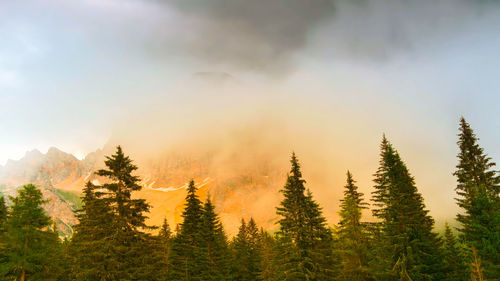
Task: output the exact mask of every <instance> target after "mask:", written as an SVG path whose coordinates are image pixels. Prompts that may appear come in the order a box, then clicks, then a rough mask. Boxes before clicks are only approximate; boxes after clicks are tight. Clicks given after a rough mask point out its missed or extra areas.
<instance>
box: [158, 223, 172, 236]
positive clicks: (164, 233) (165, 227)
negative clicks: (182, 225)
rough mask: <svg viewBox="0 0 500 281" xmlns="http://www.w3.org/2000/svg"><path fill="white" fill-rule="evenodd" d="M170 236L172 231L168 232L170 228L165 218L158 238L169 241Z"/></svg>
mask: <svg viewBox="0 0 500 281" xmlns="http://www.w3.org/2000/svg"><path fill="white" fill-rule="evenodd" d="M171 235H172V231H171V230H170V226H169V225H168V221H167V219H166V218H164V219H163V224H162V226H161V229H160V235H159V236H160V237H162V238H165V239H169V238H170V236H171Z"/></svg>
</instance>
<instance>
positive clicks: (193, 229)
mask: <svg viewBox="0 0 500 281" xmlns="http://www.w3.org/2000/svg"><path fill="white" fill-rule="evenodd" d="M202 215H203V206H202V203H201V201H200V199H199V198H198V195H197V194H196V186H195V184H194V181H193V180H191V181H190V182H189V185H188V189H187V196H186V207H185V209H184V211H183V212H182V218H183V219H184V220H183V223H182V224H181V225H180V231H179V232H177V235H176V237H175V238H174V239H173V241H172V249H171V252H170V257H169V260H170V263H171V264H172V271H171V272H170V274H169V278H170V279H171V280H201V279H200V278H201V274H202V268H201V265H202V264H203V263H204V262H205V261H206V259H207V257H205V256H204V255H203V254H204V253H203V252H202V251H200V250H199V247H200V245H199V243H200V233H199V230H200V228H201V224H202Z"/></svg>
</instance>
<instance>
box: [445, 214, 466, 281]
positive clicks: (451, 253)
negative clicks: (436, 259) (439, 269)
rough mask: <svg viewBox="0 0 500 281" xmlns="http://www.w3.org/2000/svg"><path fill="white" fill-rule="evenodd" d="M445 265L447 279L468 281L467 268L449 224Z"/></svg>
mask: <svg viewBox="0 0 500 281" xmlns="http://www.w3.org/2000/svg"><path fill="white" fill-rule="evenodd" d="M443 248H444V249H443V254H444V265H445V272H446V278H445V280H449V281H466V280H468V278H467V276H468V275H469V274H468V273H467V266H466V263H465V260H464V257H463V255H462V252H461V251H460V248H459V245H458V243H457V240H456V239H455V235H453V233H452V231H451V228H450V226H449V225H448V223H446V224H445V232H444V247H443Z"/></svg>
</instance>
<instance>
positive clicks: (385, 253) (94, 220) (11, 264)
mask: <svg viewBox="0 0 500 281" xmlns="http://www.w3.org/2000/svg"><path fill="white" fill-rule="evenodd" d="M459 130H460V132H459V134H458V136H459V140H458V142H457V144H458V146H459V153H458V155H457V157H458V164H457V166H456V170H455V172H454V175H455V176H456V178H457V187H456V192H457V198H456V200H457V204H458V206H460V208H461V212H460V213H459V214H458V215H457V217H456V219H457V221H458V223H459V227H458V228H457V230H458V236H455V235H454V231H452V229H451V228H450V226H449V225H448V224H446V227H445V232H444V234H443V235H438V233H436V232H435V230H434V220H433V218H432V217H431V216H430V215H429V211H428V210H427V209H426V206H425V204H424V199H423V197H422V195H421V194H420V193H419V192H418V189H417V186H416V185H415V181H414V178H413V176H412V175H411V174H410V172H409V169H408V167H407V166H406V164H405V163H404V162H403V160H402V158H401V156H400V155H399V153H398V151H397V150H396V149H395V148H394V146H393V145H392V144H391V143H390V142H389V141H388V140H387V138H386V137H385V136H384V137H383V139H382V142H381V145H380V161H379V167H378V169H377V171H376V172H375V174H374V191H373V192H372V199H371V211H372V214H373V216H374V217H375V218H376V221H375V222H367V221H365V220H364V219H363V217H362V213H363V210H364V209H368V208H370V206H369V204H368V202H367V201H366V200H365V198H364V194H363V193H361V192H359V191H358V187H357V185H356V181H355V179H354V176H353V175H352V174H351V173H350V172H349V171H348V172H347V175H346V184H345V187H344V197H343V199H342V200H341V201H340V207H341V208H340V211H339V215H340V221H339V223H338V224H337V225H335V226H333V227H330V226H329V225H328V224H327V221H326V219H325V217H324V216H323V214H322V209H321V207H320V206H319V204H318V203H317V202H316V201H315V200H314V197H313V194H312V193H311V191H310V190H309V189H307V188H306V185H305V183H306V182H305V180H304V178H303V176H302V172H301V166H300V164H299V161H298V159H297V157H296V155H295V154H292V156H291V168H290V172H289V174H288V176H287V179H286V183H285V185H284V187H283V188H282V189H281V193H282V196H283V199H282V201H281V203H280V205H279V206H278V207H277V208H276V214H277V218H278V220H277V226H279V228H278V230H277V231H276V232H275V233H269V232H267V231H266V230H264V229H263V228H261V227H259V226H258V225H257V224H256V223H255V221H254V220H253V219H249V220H247V221H246V220H243V219H242V221H241V226H240V227H239V231H238V233H237V235H236V236H235V237H233V238H231V239H230V238H228V236H227V235H226V234H225V232H224V228H223V225H222V223H221V221H220V219H219V216H218V214H217V212H216V208H215V206H214V205H213V203H212V202H211V200H210V196H208V198H207V199H206V200H205V201H204V202H202V201H201V200H200V198H199V196H198V195H197V188H196V186H195V183H194V181H192V180H191V181H190V182H189V185H188V187H187V190H186V191H187V195H186V204H185V208H184V211H183V212H182V218H183V222H182V223H181V224H178V225H176V226H175V229H173V230H172V229H171V227H170V226H169V224H168V222H167V220H164V222H163V225H162V226H161V227H160V228H159V229H156V227H153V226H149V225H148V224H147V223H146V219H147V213H148V212H149V209H150V205H149V204H148V203H147V202H146V201H145V200H144V199H136V198H134V197H132V193H133V192H134V191H138V190H140V189H141V185H140V184H139V181H140V179H139V178H138V177H137V176H134V175H133V173H134V171H135V170H136V169H137V167H136V166H135V165H134V164H133V162H132V160H131V159H130V158H129V157H128V156H126V155H125V154H124V153H123V151H122V149H121V147H119V146H118V147H117V149H116V152H115V154H113V155H112V156H109V157H106V160H105V165H106V168H105V169H102V170H99V171H97V172H96V174H97V175H99V176H101V177H105V178H107V179H108V180H107V181H106V183H104V184H102V185H98V186H97V185H94V184H92V183H91V182H87V184H86V186H85V188H84V190H83V195H82V202H83V205H82V208H81V209H80V210H78V211H77V217H78V221H79V222H78V224H77V225H75V226H74V234H73V235H72V237H71V238H70V239H65V240H63V241H61V240H60V239H59V238H58V234H57V232H56V228H55V225H54V222H53V221H52V220H51V218H50V217H48V216H47V214H46V213H45V211H44V210H43V208H42V206H43V204H44V203H45V201H44V199H43V196H42V193H41V191H40V190H39V189H38V188H37V187H36V186H34V185H32V184H28V185H25V186H23V187H22V188H21V189H20V190H19V191H18V195H17V197H10V198H9V199H10V202H11V203H10V204H9V206H7V205H6V202H5V200H4V198H3V197H2V198H1V199H0V278H1V280H20V281H24V280H81V281H84V280H85V281H115V280H193V281H194V280H200V281H201V280H227V281H232V280H235V281H236V280H237V281H247V280H248V281H250V280H263V281H264V280H265V281H272V280H289V281H294V280H297V281H299V280H300V281H302V280H311V281H313V280H314V281H325V280H345V281H351V280H352V281H368V280H384V281H385V280H389V281H397V280H399V281H410V280H412V281H424V280H431V281H434V280H450V281H452V280H453V281H462V280H463V281H465V280H473V281H476V280H477V281H479V280H500V211H499V206H500V204H499V202H500V201H499V186H500V177H499V175H498V171H496V170H494V168H495V163H493V162H492V160H491V158H489V157H488V156H487V155H486V154H485V153H484V151H483V149H482V148H481V147H480V146H479V144H478V138H477V137H476V135H475V134H474V132H473V130H472V129H471V127H470V125H469V124H468V123H467V122H466V121H465V120H464V119H463V118H461V120H460V128H459Z"/></svg>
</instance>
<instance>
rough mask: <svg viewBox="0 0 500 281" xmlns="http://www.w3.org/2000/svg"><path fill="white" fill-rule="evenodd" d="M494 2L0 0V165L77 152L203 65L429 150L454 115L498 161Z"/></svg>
mask: <svg viewBox="0 0 500 281" xmlns="http://www.w3.org/2000/svg"><path fill="white" fill-rule="evenodd" d="M495 2H496V1H479V0H478V1H473V0H439V1H430V0H424V1H422V0H418V1H417V0H414V1H412V0H410V1H398V0H358V1H348V0H310V1H303V0H254V1H248V0H233V1H223V0H208V1H207V0H62V1H61V0H59V1H55V0H29V1H23V0H2V1H0V42H1V43H0V105H1V112H2V118H0V132H1V137H0V164H3V163H5V161H6V160H7V159H8V158H13V159H17V158H20V157H21V156H22V155H23V154H24V153H25V151H27V150H30V149H35V148H37V149H39V150H41V151H42V152H44V151H46V150H47V149H48V147H50V146H56V147H59V148H60V149H62V150H65V151H68V152H71V153H74V154H75V155H77V156H78V157H82V156H84V155H85V154H86V153H88V152H90V151H93V150H95V149H96V148H98V147H102V145H103V144H104V143H105V142H106V141H107V139H108V138H109V137H110V136H111V135H113V132H114V129H115V128H116V127H117V126H122V125H123V122H124V120H126V119H127V115H129V114H130V112H141V110H143V111H147V110H148V108H150V107H151V106H153V105H154V106H156V107H155V108H158V107H157V106H158V104H161V105H164V106H165V108H167V109H168V108H173V107H175V105H176V104H177V102H178V101H179V100H181V99H182V98H183V97H181V95H182V94H180V93H185V92H183V91H180V90H179V88H182V86H183V84H184V83H188V82H189V81H191V80H190V77H191V76H192V74H193V73H197V72H205V71H206V72H221V73H222V72H223V73H228V74H230V75H231V76H232V77H235V79H236V80H238V81H240V82H241V83H242V84H243V85H250V86H251V87H254V86H255V87H258V88H259V89H261V91H259V92H258V93H253V94H252V97H246V99H247V100H266V99H267V98H268V97H269V96H270V95H273V93H274V92H279V93H280V99H282V100H286V99H288V97H289V98H290V99H297V100H304V99H308V100H311V101H312V104H314V103H316V104H318V105H321V106H322V108H324V109H325V111H329V110H330V111H332V112H343V113H346V115H344V116H345V118H346V119H345V122H346V123H347V124H349V119H353V120H354V119H355V120H356V122H358V123H359V124H360V125H359V126H360V129H362V130H363V129H366V130H367V131H370V132H374V133H376V134H377V135H378V136H380V135H381V134H382V132H387V133H390V134H392V136H393V137H394V138H395V139H397V140H400V141H401V143H403V145H408V146H410V145H412V144H421V145H422V146H428V145H432V146H433V147H432V149H433V151H450V153H451V152H453V153H454V151H455V147H453V144H454V142H455V141H456V137H455V135H456V133H457V131H456V127H457V123H458V118H459V116H460V115H463V116H465V117H466V118H467V119H468V120H469V121H470V123H471V124H472V126H473V128H475V129H476V131H477V133H478V134H479V136H480V138H481V144H482V145H483V146H484V147H485V148H486V151H487V152H488V153H489V154H490V155H492V156H493V157H494V159H497V160H498V159H499V156H500V148H499V146H498V141H499V139H500V130H499V128H500V114H499V109H500V99H499V98H498V96H499V94H500V79H499V77H500V53H499V50H500V29H499V28H498V27H499V26H500V6H499V5H498V4H496V3H495ZM186 81H188V82H186ZM250 86H249V87H250ZM173 89H176V90H173ZM271 89H272V90H271ZM287 95H289V96H287ZM204 98H205V99H206V97H204ZM214 99H215V102H214V103H213V104H212V105H213V106H214V107H217V101H218V98H214ZM250 104H251V103H250ZM225 106H227V103H224V104H223V103H222V102H221V104H220V107H221V108H219V109H217V110H222V111H223V110H224V108H223V107H225ZM312 111H314V110H313V109H311V112H312ZM349 114H352V115H351V116H349ZM158 122H168V120H158ZM363 126H365V127H363ZM359 142H360V143H361V142H363V140H362V139H360V140H359ZM450 143H451V145H450ZM353 145H356V144H355V143H354V144H353ZM415 149H416V150H418V149H419V148H418V145H416V146H415ZM447 155H448V154H447ZM438 158H439V157H438ZM431 161H434V160H431Z"/></svg>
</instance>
